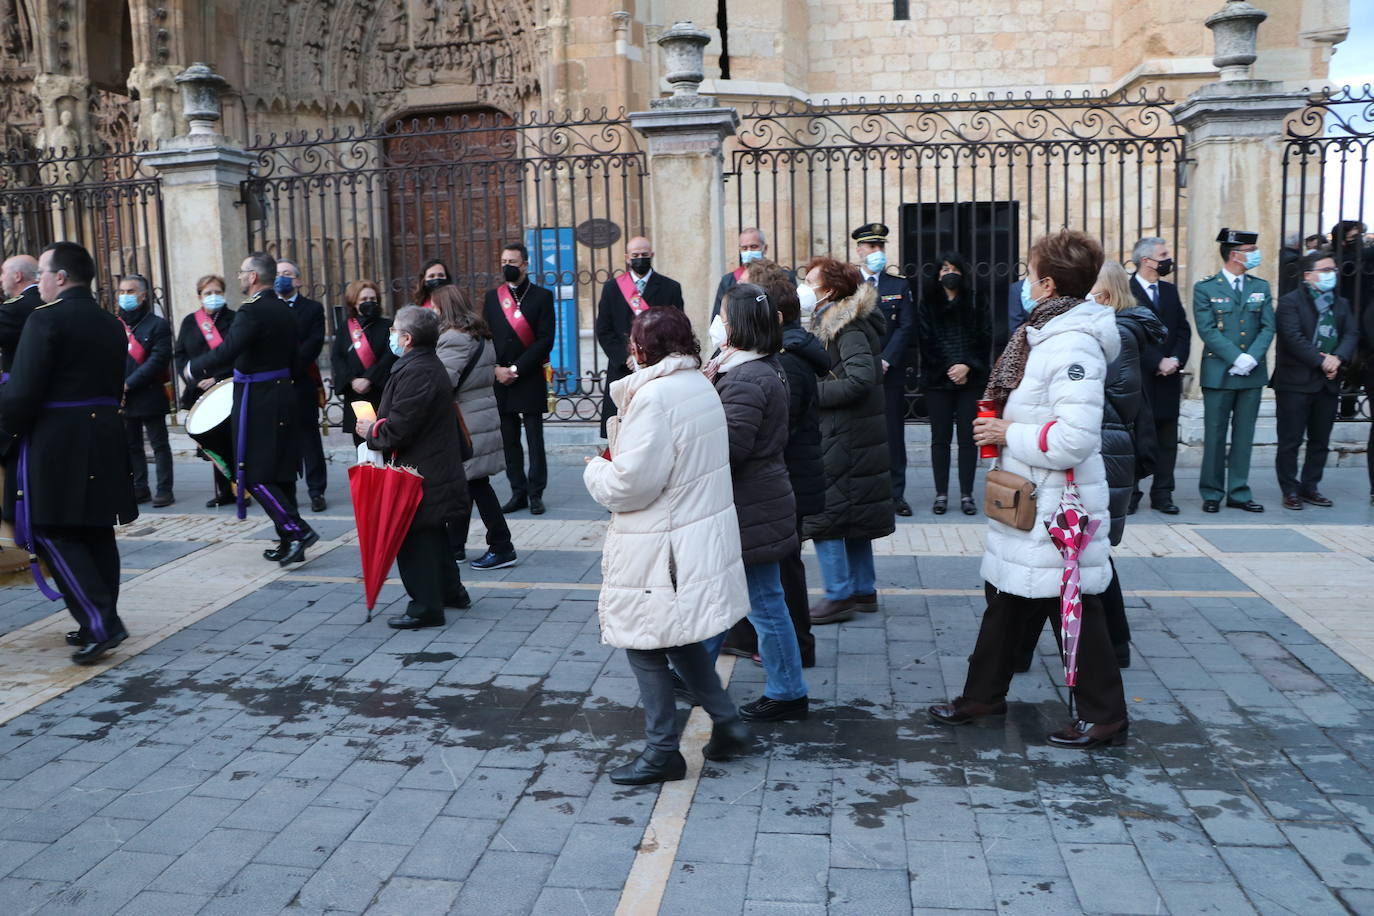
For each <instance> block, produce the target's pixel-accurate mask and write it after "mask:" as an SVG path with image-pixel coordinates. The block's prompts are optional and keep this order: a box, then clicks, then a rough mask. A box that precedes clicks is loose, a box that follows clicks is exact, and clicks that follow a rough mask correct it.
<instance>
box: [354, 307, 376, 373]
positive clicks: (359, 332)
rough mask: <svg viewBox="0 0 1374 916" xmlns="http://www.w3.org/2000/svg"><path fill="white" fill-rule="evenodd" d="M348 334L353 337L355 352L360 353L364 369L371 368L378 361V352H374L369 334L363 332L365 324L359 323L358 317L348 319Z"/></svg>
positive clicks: (360, 360) (359, 358)
mask: <svg viewBox="0 0 1374 916" xmlns="http://www.w3.org/2000/svg"><path fill="white" fill-rule="evenodd" d="M348 336H349V337H351V338H353V352H355V353H357V354H358V362H360V363H362V364H363V368H364V369H371V368H372V364H373V363H375V362H376V361H377V354H376V353H373V352H372V344H370V343H368V341H367V335H366V334H364V333H363V326H362V325H361V324H359V323H358V319H356V318H350V319H348Z"/></svg>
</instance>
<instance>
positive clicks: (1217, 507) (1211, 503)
mask: <svg viewBox="0 0 1374 916" xmlns="http://www.w3.org/2000/svg"><path fill="white" fill-rule="evenodd" d="M1202 511H1203V512H1220V511H1221V500H1218V499H1204V500H1203V501H1202Z"/></svg>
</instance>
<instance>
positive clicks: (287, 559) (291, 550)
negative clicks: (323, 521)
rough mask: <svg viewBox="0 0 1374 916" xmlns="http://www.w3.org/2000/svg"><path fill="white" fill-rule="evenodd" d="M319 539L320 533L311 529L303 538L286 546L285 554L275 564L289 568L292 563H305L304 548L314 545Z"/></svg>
mask: <svg viewBox="0 0 1374 916" xmlns="http://www.w3.org/2000/svg"><path fill="white" fill-rule="evenodd" d="M319 539H320V533H319V532H318V531H315V530H314V529H313V528H312V529H311V530H309V531H307V532H306V533H305V537H303V538H301V539H300V540H297V541H292V542H291V543H290V544H288V545H287V546H286V553H285V554H283V555H282V557H281V559H279V560H278V561H277V562H278V563H280V564H281V565H282V566H290V565H291V564H292V563H304V562H305V548H307V547H309V546H310V545H312V544H314V543H315V542H316V541H318V540H319Z"/></svg>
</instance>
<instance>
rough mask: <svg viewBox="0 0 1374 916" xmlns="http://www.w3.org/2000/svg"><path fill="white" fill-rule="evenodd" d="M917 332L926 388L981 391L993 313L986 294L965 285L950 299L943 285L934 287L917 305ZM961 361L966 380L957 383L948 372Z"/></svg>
mask: <svg viewBox="0 0 1374 916" xmlns="http://www.w3.org/2000/svg"><path fill="white" fill-rule="evenodd" d="M936 297H938V298H936ZM916 333H917V336H918V337H919V338H920V347H921V384H922V386H924V387H925V388H926V389H927V390H930V389H935V390H936V391H967V390H969V389H971V388H977V389H978V390H980V391H981V390H982V389H983V387H984V386H985V385H986V384H987V380H988V371H989V366H988V357H989V353H990V351H991V350H992V315H991V312H990V311H989V309H988V301H987V298H986V297H985V296H983V295H982V294H979V295H977V296H974V294H973V293H972V292H970V291H969V290H967V289H965V290H961V291H960V293H959V295H958V296H957V297H956V298H955V299H953V300H951V299H948V298H947V297H946V296H945V291H944V289H943V287H942V288H939V289H937V290H936V291H935V292H934V293H933V295H930V296H926V297H925V298H924V299H922V300H921V304H920V305H919V306H917V307H916ZM961 363H962V364H963V365H965V366H968V369H969V373H968V380H967V381H966V382H965V383H964V384H962V385H956V384H954V382H952V381H950V378H949V375H948V373H949V370H950V368H951V367H952V366H957V365H959V364H961Z"/></svg>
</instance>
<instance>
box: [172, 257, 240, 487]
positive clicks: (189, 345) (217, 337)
mask: <svg viewBox="0 0 1374 916" xmlns="http://www.w3.org/2000/svg"><path fill="white" fill-rule="evenodd" d="M226 288H227V287H226V286H225V283H224V278H223V277H221V276H219V275H218V274H206V275H205V276H203V277H201V278H200V279H199V280H197V281H196V299H198V300H199V301H200V308H198V309H196V310H195V311H194V312H192V313H191V314H189V315H187V316H186V317H185V318H183V319H181V328H180V330H179V331H178V332H177V342H176V348H175V349H174V350H173V351H172V358H173V359H174V360H175V361H176V367H177V372H185V371H186V366H187V364H188V363H190V362H191V360H193V359H195V358H196V357H198V356H204V355H205V354H206V353H209V352H210V351H211V350H214V349H216V348H217V347H219V345H220V344H222V343H223V342H224V335H225V334H228V333H229V326H230V325H231V324H233V323H234V310H233V309H231V308H229V307H228V306H226V305H225V298H224V291H225V289H226ZM233 374H234V370H233V369H231V368H230V367H228V366H225V367H224V368H223V369H221V370H220V371H219V372H216V373H215V374H214V375H213V376H211V377H209V378H203V379H201V380H200V381H199V382H194V383H186V384H184V385H182V386H181V403H180V405H179V406H180V407H181V409H182V410H190V409H191V405H192V404H194V403H195V402H196V398H198V397H200V396H201V395H202V394H204V393H205V391H206V389H208V388H209V387H210V386H211V385H213V384H215V382H218V381H220V380H221V379H226V378H229V376H231V375H233ZM197 451H199V450H197ZM200 454H202V455H204V453H203V452H200ZM224 459H225V460H226V461H228V460H231V459H230V456H229V455H225V456H224ZM207 460H208V459H207ZM210 466H211V467H213V468H214V479H215V495H214V496H213V497H211V499H210V501H209V502H207V503H206V504H205V508H207V509H214V508H216V507H218V506H228V505H231V504H232V503H233V502H234V489H233V487H232V486H231V485H230V483H229V478H228V477H225V476H224V473H223V472H222V471H221V470H220V469H219V465H217V464H215V463H214V462H213V461H212V462H210Z"/></svg>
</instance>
